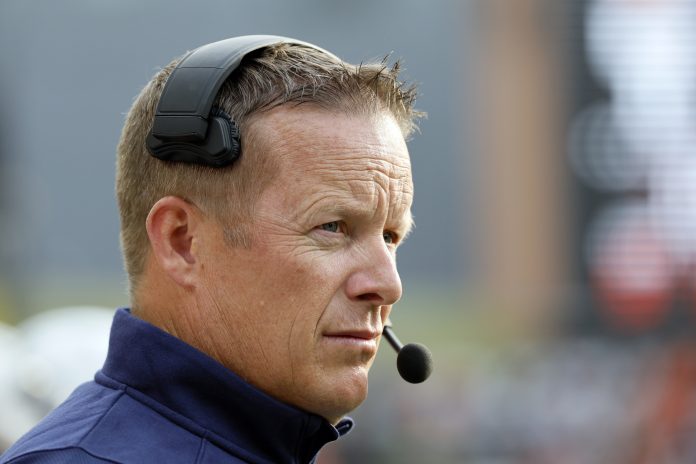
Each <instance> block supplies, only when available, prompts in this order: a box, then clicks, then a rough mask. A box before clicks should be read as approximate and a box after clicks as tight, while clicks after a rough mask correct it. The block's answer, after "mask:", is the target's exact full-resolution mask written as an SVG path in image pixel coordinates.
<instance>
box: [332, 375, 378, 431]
mask: <svg viewBox="0 0 696 464" xmlns="http://www.w3.org/2000/svg"><path fill="white" fill-rule="evenodd" d="M327 387H328V388H327V389H326V390H325V392H324V394H323V395H322V401H321V403H322V406H323V407H322V409H323V411H322V413H321V414H320V415H321V416H323V417H325V418H326V419H328V420H329V422H331V423H334V424H335V423H336V422H338V421H339V420H340V419H341V418H342V417H343V416H345V415H346V414H348V413H349V412H351V411H353V410H354V409H355V408H357V407H358V406H360V405H361V404H362V403H363V401H365V399H366V398H367V390H368V388H367V369H364V368H362V369H352V370H351V372H349V373H344V374H343V375H337V376H336V377H334V378H333V379H332V382H331V385H330V386H327Z"/></svg>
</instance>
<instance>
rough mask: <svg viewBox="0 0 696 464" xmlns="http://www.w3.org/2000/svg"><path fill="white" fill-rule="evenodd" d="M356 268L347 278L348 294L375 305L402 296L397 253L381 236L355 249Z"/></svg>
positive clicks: (393, 300) (384, 304) (389, 302)
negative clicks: (377, 239) (369, 243)
mask: <svg viewBox="0 0 696 464" xmlns="http://www.w3.org/2000/svg"><path fill="white" fill-rule="evenodd" d="M355 259H356V263H355V266H354V267H353V272H352V273H351V274H350V276H349V278H348V281H347V282H346V294H347V296H348V298H349V299H351V300H353V301H368V302H369V303H370V304H372V305H374V306H387V305H392V304H394V303H396V302H397V301H399V299H400V298H401V277H399V272H398V271H397V269H396V257H395V256H394V253H393V252H392V251H391V250H390V249H389V248H388V247H387V246H386V244H385V243H384V241H383V240H382V239H381V237H380V240H379V241H375V243H373V244H372V245H371V246H369V247H366V248H363V249H361V250H359V251H357V252H356V258H355Z"/></svg>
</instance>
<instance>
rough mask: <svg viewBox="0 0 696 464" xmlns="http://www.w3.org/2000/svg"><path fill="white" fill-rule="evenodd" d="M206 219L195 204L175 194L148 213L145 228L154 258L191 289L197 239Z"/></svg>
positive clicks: (193, 284) (194, 281)
mask: <svg viewBox="0 0 696 464" xmlns="http://www.w3.org/2000/svg"><path fill="white" fill-rule="evenodd" d="M203 220H204V219H203V217H202V214H201V212H200V210H199V209H198V208H196V206H195V205H193V204H191V203H188V202H187V201H186V200H184V199H182V198H179V197H174V196H168V197H164V198H161V199H160V200H159V201H157V203H155V204H154V205H153V206H152V208H151V209H150V213H149V214H148V215H147V220H146V222H145V227H146V229H147V236H148V237H149V239H150V245H151V246H152V255H153V258H154V259H155V261H156V263H157V264H158V265H159V267H160V269H162V270H163V271H164V273H165V274H167V275H168V276H169V277H170V278H171V279H172V280H173V281H174V282H176V283H177V284H178V285H181V286H182V287H186V288H192V287H194V286H195V283H196V268H197V264H198V262H197V249H196V240H197V239H198V238H199V237H197V234H198V233H200V230H201V224H202V221H203ZM153 264H154V263H153Z"/></svg>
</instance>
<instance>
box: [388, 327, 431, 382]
mask: <svg viewBox="0 0 696 464" xmlns="http://www.w3.org/2000/svg"><path fill="white" fill-rule="evenodd" d="M382 335H384V336H385V337H386V339H387V341H388V342H389V344H390V345H391V346H392V348H394V349H395V350H396V352H397V353H398V355H397V356H396V368H397V369H398V371H399V374H400V375H401V378H402V379H404V380H405V381H407V382H410V383H421V382H424V381H425V380H426V379H427V378H428V377H430V373H431V372H432V371H433V355H432V354H431V353H430V350H429V349H428V348H426V347H425V346H423V345H421V344H420V343H409V344H408V345H406V346H404V345H403V344H402V343H401V342H400V341H399V339H398V338H397V337H396V334H394V331H393V330H392V328H391V326H389V325H386V324H385V325H384V330H383V331H382Z"/></svg>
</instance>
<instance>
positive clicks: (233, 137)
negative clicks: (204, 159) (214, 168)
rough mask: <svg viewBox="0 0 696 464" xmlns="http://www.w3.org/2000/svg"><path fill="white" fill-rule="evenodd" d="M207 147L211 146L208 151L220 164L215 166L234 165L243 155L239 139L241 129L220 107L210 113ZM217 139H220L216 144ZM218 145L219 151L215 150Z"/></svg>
mask: <svg viewBox="0 0 696 464" xmlns="http://www.w3.org/2000/svg"><path fill="white" fill-rule="evenodd" d="M207 139H208V140H207V143H206V145H209V146H210V149H209V150H208V151H209V152H210V155H211V156H212V157H213V158H214V159H216V160H219V161H220V162H218V163H215V164H225V165H226V164H230V163H233V162H234V161H235V160H236V159H237V158H239V156H240V154H241V140H240V137H239V127H238V126H237V124H236V123H235V122H234V121H233V120H232V118H231V117H230V115H229V114H227V113H226V112H225V111H223V110H222V109H221V108H219V107H213V108H212V109H211V111H210V119H209V133H208V137H207ZM215 139H219V143H221V144H222V146H220V145H219V144H218V143H215ZM215 145H217V146H218V147H219V149H217V150H216V149H214V148H213V146H215Z"/></svg>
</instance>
